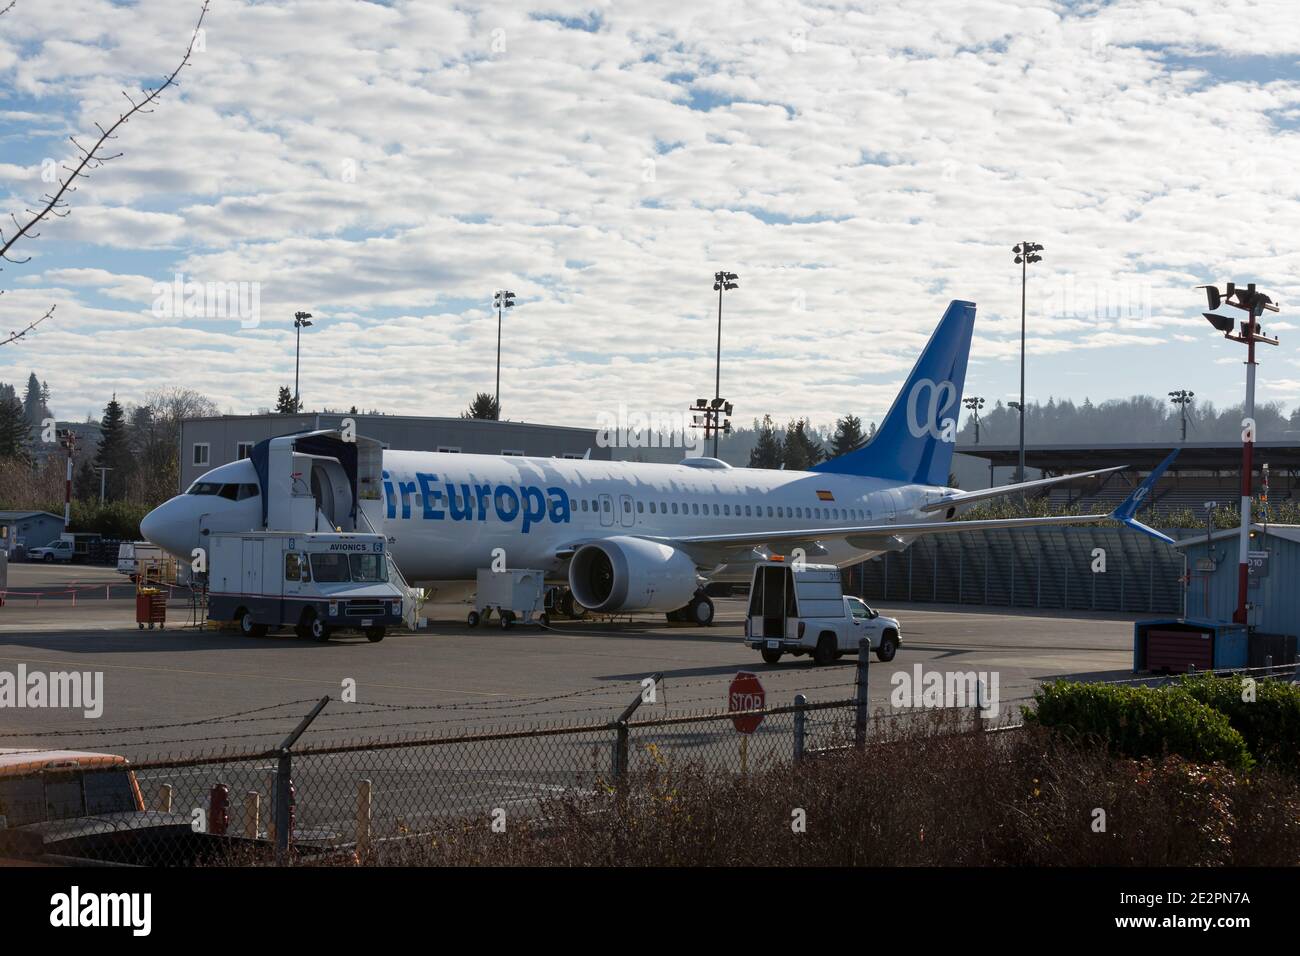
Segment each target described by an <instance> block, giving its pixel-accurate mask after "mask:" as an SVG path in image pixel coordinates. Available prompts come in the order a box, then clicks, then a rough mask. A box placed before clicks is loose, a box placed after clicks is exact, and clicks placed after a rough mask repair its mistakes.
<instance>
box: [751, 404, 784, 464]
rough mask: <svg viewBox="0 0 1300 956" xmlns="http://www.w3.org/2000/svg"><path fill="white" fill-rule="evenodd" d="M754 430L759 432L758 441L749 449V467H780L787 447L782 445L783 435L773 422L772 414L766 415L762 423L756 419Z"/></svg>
mask: <svg viewBox="0 0 1300 956" xmlns="http://www.w3.org/2000/svg"><path fill="white" fill-rule="evenodd" d="M754 431H756V432H757V433H758V441H757V442H756V443H755V445H754V447H753V448H751V449H750V451H749V467H750V468H780V467H781V462H782V460H783V459H784V457H785V449H784V447H783V446H782V442H781V435H780V433H779V432H778V431H777V430H776V426H775V425H774V424H773V423H772V416H771V415H764V416H763V421H762V423H759V421H758V420H757V419H755V420H754Z"/></svg>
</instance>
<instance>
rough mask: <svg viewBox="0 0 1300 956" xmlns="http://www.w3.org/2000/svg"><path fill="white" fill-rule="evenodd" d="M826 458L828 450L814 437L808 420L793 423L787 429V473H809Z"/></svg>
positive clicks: (803, 419)
mask: <svg viewBox="0 0 1300 956" xmlns="http://www.w3.org/2000/svg"><path fill="white" fill-rule="evenodd" d="M825 457H826V450H825V449H824V448H822V446H821V443H820V442H818V441H817V439H815V438H813V437H812V434H811V428H810V426H809V425H808V419H806V418H800V419H797V420H793V421H791V422H790V423H789V424H788V425H786V427H785V453H784V456H783V460H784V461H785V468H786V471H807V470H808V469H809V468H810V467H812V466H813V465H815V464H817V462H819V461H821V460H822V459H823V458H825Z"/></svg>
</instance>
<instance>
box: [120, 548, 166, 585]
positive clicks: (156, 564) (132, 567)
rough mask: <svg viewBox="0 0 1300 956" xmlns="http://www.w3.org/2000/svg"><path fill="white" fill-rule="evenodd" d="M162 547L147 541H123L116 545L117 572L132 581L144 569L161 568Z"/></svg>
mask: <svg viewBox="0 0 1300 956" xmlns="http://www.w3.org/2000/svg"><path fill="white" fill-rule="evenodd" d="M164 557H166V555H164V554H163V549H162V548H160V547H158V545H156V544H150V543H149V542H148V541H123V542H122V543H121V544H120V545H118V546H117V573H118V574H125V575H126V576H127V577H129V578H130V579H131V580H132V582H134V581H135V580H136V579H137V578H138V577H139V576H140V575H141V574H142V573H143V572H144V571H145V570H147V569H149V568H155V569H157V568H161V567H162V565H163V559H164Z"/></svg>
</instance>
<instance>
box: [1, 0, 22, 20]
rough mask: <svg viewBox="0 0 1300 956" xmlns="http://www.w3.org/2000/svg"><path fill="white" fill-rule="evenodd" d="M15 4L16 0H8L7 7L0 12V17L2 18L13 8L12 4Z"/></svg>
mask: <svg viewBox="0 0 1300 956" xmlns="http://www.w3.org/2000/svg"><path fill="white" fill-rule="evenodd" d="M17 2H18V0H9V6H7V7H5V8H4V9H3V10H0V17H3V16H4V15H5V14H6V13H8V12H9V11H10V10H12V9H13V8H14V4H15V3H17Z"/></svg>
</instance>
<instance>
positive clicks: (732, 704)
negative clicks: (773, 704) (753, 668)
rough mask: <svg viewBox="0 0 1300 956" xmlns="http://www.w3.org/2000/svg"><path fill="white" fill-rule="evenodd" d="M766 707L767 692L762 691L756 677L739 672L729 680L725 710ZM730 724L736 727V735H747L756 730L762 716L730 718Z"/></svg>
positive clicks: (745, 672)
mask: <svg viewBox="0 0 1300 956" xmlns="http://www.w3.org/2000/svg"><path fill="white" fill-rule="evenodd" d="M766 706H767V691H765V690H763V685H762V684H761V683H759V680H758V678H757V677H756V676H754V675H753V674H751V673H750V672H749V671H741V672H740V673H738V674H737V675H736V676H735V677H733V678H732V679H731V686H730V687H728V688H727V710H729V711H737V710H762V709H763V708H764V707H766ZM731 722H732V723H733V724H735V725H736V731H737V732H738V733H742V734H746V735H748V734H752V733H753V732H754V731H756V730H758V725H759V724H761V723H762V722H763V715H762V714H746V715H744V716H743V717H733V718H731Z"/></svg>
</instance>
